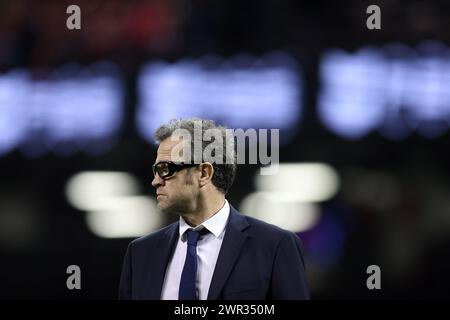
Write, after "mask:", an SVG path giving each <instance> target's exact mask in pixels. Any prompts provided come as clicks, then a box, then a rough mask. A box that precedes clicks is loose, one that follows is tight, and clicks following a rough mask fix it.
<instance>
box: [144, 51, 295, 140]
mask: <svg viewBox="0 0 450 320" xmlns="http://www.w3.org/2000/svg"><path fill="white" fill-rule="evenodd" d="M138 90H139V106H138V112H137V119H136V120H137V124H138V128H139V131H140V133H141V135H142V136H143V137H144V138H145V139H147V140H148V141H150V142H153V132H154V131H155V130H156V128H157V127H158V126H159V125H160V124H161V123H165V122H167V121H168V120H170V119H173V118H184V117H205V118H211V119H214V120H217V121H219V122H224V123H226V124H227V125H228V126H229V127H234V128H279V129H286V131H289V130H290V131H293V130H294V129H295V128H296V127H298V125H299V121H300V117H301V110H302V94H303V88H302V76H301V73H300V70H299V66H298V65H297V64H296V62H295V60H294V59H293V58H292V57H290V56H289V55H288V54H287V53H284V52H272V53H269V54H266V55H265V56H263V57H262V58H256V57H253V56H250V55H244V54H241V55H237V56H235V57H234V58H231V59H229V60H224V59H222V58H220V57H215V56H206V57H203V58H200V59H184V60H181V61H179V62H176V63H173V64H168V63H164V62H159V63H149V64H148V65H146V66H145V67H144V69H143V70H142V71H141V73H140V75H139V84H138ZM285 137H286V136H282V137H281V142H282V143H283V142H288V141H283V138H285Z"/></svg>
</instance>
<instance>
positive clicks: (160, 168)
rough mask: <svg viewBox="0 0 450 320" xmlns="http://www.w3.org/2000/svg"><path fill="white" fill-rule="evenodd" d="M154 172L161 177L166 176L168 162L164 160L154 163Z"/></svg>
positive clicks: (167, 173)
mask: <svg viewBox="0 0 450 320" xmlns="http://www.w3.org/2000/svg"><path fill="white" fill-rule="evenodd" d="M156 172H157V173H158V175H159V176H160V177H161V178H162V177H166V176H168V175H169V164H168V163H166V162H160V163H158V164H157V165H156Z"/></svg>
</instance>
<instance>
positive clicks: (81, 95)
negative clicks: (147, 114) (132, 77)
mask: <svg viewBox="0 0 450 320" xmlns="http://www.w3.org/2000/svg"><path fill="white" fill-rule="evenodd" d="M69 70H70V72H68V71H69ZM114 70H115V69H114V67H113V66H112V65H110V64H108V63H98V64H96V65H93V66H91V67H85V68H81V67H78V66H76V65H75V66H70V67H69V66H63V67H62V68H61V70H55V72H54V73H53V74H51V75H50V77H49V78H47V79H45V80H33V79H32V75H31V74H30V73H29V72H28V71H25V70H12V71H10V72H8V73H6V74H3V75H0V155H1V154H5V153H7V152H9V151H11V150H13V149H14V148H17V147H21V149H22V151H23V152H24V153H25V154H27V155H29V156H40V155H42V154H45V153H46V152H47V151H49V150H53V151H54V152H55V153H56V154H60V155H67V154H71V153H73V152H75V151H77V150H78V149H83V150H85V151H87V152H92V153H97V152H103V151H106V150H105V149H107V148H108V146H109V145H110V142H111V141H112V139H114V137H115V136H116V135H117V132H118V130H119V128H120V125H121V123H122V116H123V115H122V113H123V110H122V96H123V88H122V86H121V83H120V81H119V79H118V77H117V74H115V73H114ZM111 71H112V72H111Z"/></svg>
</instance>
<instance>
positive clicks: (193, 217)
mask: <svg viewBox="0 0 450 320" xmlns="http://www.w3.org/2000/svg"><path fill="white" fill-rule="evenodd" d="M224 204H225V195H223V194H216V195H208V196H207V197H206V196H200V198H199V201H198V205H197V209H196V210H195V211H193V212H189V213H185V214H183V219H184V221H186V223H187V224H188V225H190V226H191V227H196V226H198V225H201V224H202V223H203V222H205V221H206V220H208V219H209V218H211V217H212V216H213V215H214V214H216V213H217V212H218V211H219V210H220V209H222V207H223V206H224Z"/></svg>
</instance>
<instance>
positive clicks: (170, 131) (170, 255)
mask: <svg viewBox="0 0 450 320" xmlns="http://www.w3.org/2000/svg"><path fill="white" fill-rule="evenodd" d="M199 122H200V127H201V130H202V133H204V132H206V131H207V130H215V132H216V133H217V132H219V134H220V135H221V138H222V139H217V138H216V139H217V141H223V142H221V143H223V148H222V149H220V150H222V151H223V152H222V153H223V155H221V157H223V161H222V164H219V163H216V162H214V161H204V157H203V153H202V155H201V156H202V161H198V162H197V163H194V162H195V161H192V159H194V158H195V157H196V155H195V154H194V155H193V154H192V153H191V155H190V156H189V153H190V152H185V151H186V150H187V149H182V150H183V152H178V150H179V147H180V143H181V144H183V143H184V145H183V146H184V147H190V150H194V152H195V151H199V149H198V148H196V147H195V145H194V144H195V143H194V142H195V141H192V140H190V139H188V138H186V136H183V138H180V137H179V139H174V137H175V135H176V134H175V133H177V136H178V132H179V131H183V132H188V133H189V135H191V136H195V130H196V128H197V127H196V124H198V123H199ZM189 135H188V137H189ZM155 136H156V140H157V142H158V143H159V148H158V153H157V158H156V161H155V164H154V166H153V171H154V179H153V181H152V185H153V187H155V188H156V194H157V202H158V207H159V209H161V210H162V211H164V212H168V213H175V214H177V215H179V216H180V219H179V221H178V222H176V223H173V224H171V225H169V226H167V227H165V228H163V229H161V230H159V231H156V232H154V233H152V234H150V235H147V236H145V237H142V238H139V239H137V240H134V241H132V242H131V243H130V245H129V246H128V250H127V253H126V255H125V259H124V264H123V270H122V275H121V280H120V288H119V298H120V299H164V300H177V299H180V300H196V299H201V300H205V299H223V300H225V299H231V300H240V299H252V300H257V299H308V298H309V292H308V287H307V282H306V275H305V268H304V261H303V256H302V251H301V244H300V240H299V238H298V237H297V236H296V235H295V234H294V233H292V232H288V231H285V230H282V229H280V228H278V227H276V226H273V225H270V224H267V223H265V222H262V221H259V220H257V219H254V218H250V217H247V216H244V215H242V214H240V213H239V212H238V211H237V210H236V209H234V208H233V207H232V206H231V205H230V204H229V203H228V201H227V200H226V198H225V195H226V193H227V191H228V190H229V188H230V187H231V185H232V183H233V180H234V177H235V174H236V155H235V150H234V138H233V137H232V138H231V139H230V137H229V136H228V135H226V130H225V128H224V127H220V126H217V125H216V124H215V123H214V122H213V121H211V120H201V119H186V120H172V121H171V122H169V123H168V124H165V125H162V126H161V127H160V128H159V129H157V131H156V133H155ZM217 141H216V142H217ZM207 143H209V142H205V141H202V145H201V149H200V152H203V151H204V150H205V147H206V145H207ZM221 147H222V145H221ZM190 150H188V151H190ZM218 150H219V149H218ZM178 156H180V157H181V158H178ZM197 156H198V154H197ZM214 156H217V154H214ZM175 158H176V159H175ZM174 159H175V160H183V161H174ZM197 159H198V158H197ZM230 159H231V163H229V162H230ZM226 160H228V163H227V162H226Z"/></svg>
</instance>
